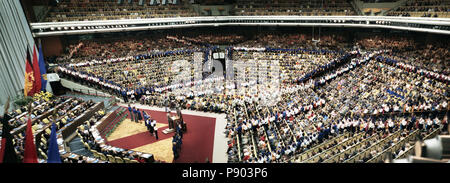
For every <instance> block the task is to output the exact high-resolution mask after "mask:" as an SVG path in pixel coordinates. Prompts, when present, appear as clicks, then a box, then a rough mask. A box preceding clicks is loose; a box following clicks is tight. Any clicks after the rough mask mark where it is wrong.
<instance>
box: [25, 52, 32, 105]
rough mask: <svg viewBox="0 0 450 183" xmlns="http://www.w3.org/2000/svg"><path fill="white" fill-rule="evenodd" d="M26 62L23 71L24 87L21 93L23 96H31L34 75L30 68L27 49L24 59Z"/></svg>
mask: <svg viewBox="0 0 450 183" xmlns="http://www.w3.org/2000/svg"><path fill="white" fill-rule="evenodd" d="M25 61H26V70H25V85H24V88H23V92H24V95H25V96H33V94H34V89H33V84H34V74H33V68H32V67H31V64H30V61H31V58H30V52H29V50H28V49H27V58H26V59H25Z"/></svg>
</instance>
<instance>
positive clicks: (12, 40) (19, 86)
mask: <svg viewBox="0 0 450 183" xmlns="http://www.w3.org/2000/svg"><path fill="white" fill-rule="evenodd" d="M33 46H34V40H33V37H32V35H31V31H30V27H29V24H28V22H27V20H26V18H25V14H24V12H23V9H22V5H21V4H20V1H17V0H2V1H0V105H4V103H5V102H6V100H7V98H8V97H10V98H11V101H13V99H15V98H16V97H18V96H23V88H24V82H25V81H24V75H25V58H26V50H27V47H29V48H30V49H29V51H30V56H32V55H33V53H32V52H33ZM38 54H39V53H37V55H38Z"/></svg>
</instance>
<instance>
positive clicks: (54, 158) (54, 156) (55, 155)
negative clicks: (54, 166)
mask: <svg viewBox="0 0 450 183" xmlns="http://www.w3.org/2000/svg"><path fill="white" fill-rule="evenodd" d="M47 156H48V159H47V163H61V157H60V155H59V148H58V142H57V140H56V125H55V123H52V132H51V133H50V142H49V145H48V152H47Z"/></svg>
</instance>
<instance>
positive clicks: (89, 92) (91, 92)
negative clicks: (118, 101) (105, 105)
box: [69, 88, 113, 97]
mask: <svg viewBox="0 0 450 183" xmlns="http://www.w3.org/2000/svg"><path fill="white" fill-rule="evenodd" d="M69 89H70V90H71V92H73V93H80V94H85V95H92V96H97V97H113V95H110V94H105V93H104V92H99V91H97V90H89V89H82V88H69Z"/></svg>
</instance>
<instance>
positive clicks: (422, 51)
mask: <svg viewBox="0 0 450 183" xmlns="http://www.w3.org/2000/svg"><path fill="white" fill-rule="evenodd" d="M356 43H357V46H358V47H360V48H361V49H364V50H381V49H387V50H391V52H390V53H389V54H385V56H386V57H388V58H391V59H396V60H401V61H402V62H405V63H407V64H411V65H414V66H417V67H420V68H426V69H428V70H431V71H433V72H438V73H443V74H446V75H449V73H450V70H449V65H448V64H449V63H450V62H448V58H449V56H450V55H449V54H450V52H449V49H448V48H449V44H448V43H447V42H445V41H439V40H438V41H428V42H427V41H426V42H423V41H415V40H414V39H411V38H402V37H395V36H367V37H361V38H358V39H357V41H356Z"/></svg>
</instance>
